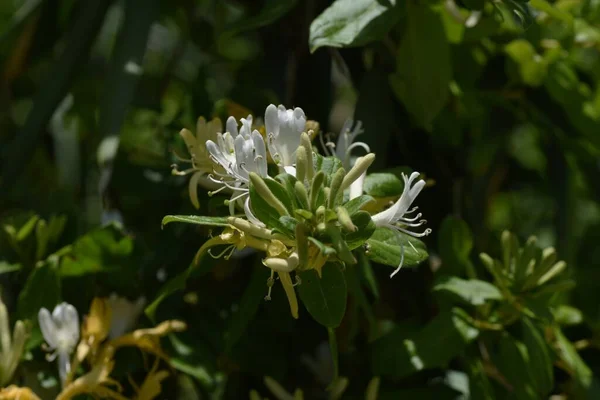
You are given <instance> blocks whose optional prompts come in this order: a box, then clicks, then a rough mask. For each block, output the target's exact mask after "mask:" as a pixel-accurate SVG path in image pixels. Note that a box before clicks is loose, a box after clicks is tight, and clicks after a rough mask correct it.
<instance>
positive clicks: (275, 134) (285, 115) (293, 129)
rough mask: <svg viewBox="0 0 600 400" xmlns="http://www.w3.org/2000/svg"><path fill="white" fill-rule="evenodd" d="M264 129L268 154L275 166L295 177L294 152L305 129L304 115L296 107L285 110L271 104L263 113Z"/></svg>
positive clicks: (282, 107) (280, 106)
mask: <svg viewBox="0 0 600 400" xmlns="http://www.w3.org/2000/svg"><path fill="white" fill-rule="evenodd" d="M265 129H266V132H267V144H268V146H269V153H271V157H273V160H274V161H275V163H276V164H277V165H279V166H280V167H281V168H283V169H284V170H285V171H286V172H288V173H290V174H293V175H295V173H296V170H295V168H294V164H295V162H296V150H297V149H298V147H299V146H300V135H301V134H302V132H304V130H305V129H306V115H304V111H303V110H302V109H301V108H299V107H296V108H294V109H293V110H286V108H285V107H284V106H282V105H281V104H280V105H279V106H278V107H275V105H273V104H271V105H269V106H268V107H267V109H266V111H265Z"/></svg>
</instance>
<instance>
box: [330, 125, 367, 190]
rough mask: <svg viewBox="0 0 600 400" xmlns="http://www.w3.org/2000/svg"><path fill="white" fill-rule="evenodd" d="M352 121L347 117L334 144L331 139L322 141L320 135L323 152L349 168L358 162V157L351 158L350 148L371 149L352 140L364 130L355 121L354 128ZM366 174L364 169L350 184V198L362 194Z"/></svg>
mask: <svg viewBox="0 0 600 400" xmlns="http://www.w3.org/2000/svg"><path fill="white" fill-rule="evenodd" d="M352 125H354V121H353V120H351V119H347V120H346V122H344V126H343V127H342V130H341V131H340V134H339V136H338V139H337V143H336V144H334V143H333V142H332V141H330V140H328V141H327V142H326V143H324V142H323V135H320V136H319V137H320V139H321V145H322V146H323V148H324V149H325V153H326V154H327V155H328V156H333V157H336V158H338V159H339V160H341V161H342V166H343V167H344V168H345V169H346V170H349V169H350V168H352V167H353V166H354V164H356V162H358V159H359V158H360V157H359V158H354V159H353V158H352V157H351V156H352V150H354V149H355V148H357V147H360V148H362V149H364V150H365V151H366V152H367V153H370V152H371V149H370V148H369V146H368V145H367V144H366V143H363V142H355V141H354V140H355V139H356V137H357V136H358V135H360V134H361V133H363V132H364V130H363V129H362V122H360V121H356V124H355V125H354V128H352ZM366 176H367V172H366V171H365V172H364V173H363V174H362V175H361V176H360V177H359V178H358V179H357V180H356V181H355V182H353V183H352V185H351V186H350V200H352V199H354V198H356V197H358V196H360V195H362V194H363V184H364V181H365V177H366Z"/></svg>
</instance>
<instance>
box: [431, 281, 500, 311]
mask: <svg viewBox="0 0 600 400" xmlns="http://www.w3.org/2000/svg"><path fill="white" fill-rule="evenodd" d="M433 290H434V291H437V292H446V293H451V294H453V295H455V296H457V297H458V298H460V299H461V300H463V301H465V302H467V303H469V304H472V305H474V306H480V305H483V304H485V302H486V301H488V300H502V298H503V296H502V293H501V292H500V290H499V289H498V288H497V287H496V286H494V285H492V284H491V283H488V282H485V281H480V280H478V279H469V280H466V279H461V278H458V277H456V276H451V277H448V278H443V279H442V280H441V281H440V282H438V283H437V284H436V285H435V286H434V287H433Z"/></svg>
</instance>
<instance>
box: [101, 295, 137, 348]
mask: <svg viewBox="0 0 600 400" xmlns="http://www.w3.org/2000/svg"><path fill="white" fill-rule="evenodd" d="M108 304H109V305H110V309H111V320H110V331H109V332H108V337H109V338H110V339H114V338H117V337H119V336H122V335H123V334H125V333H127V332H129V331H130V330H131V329H132V328H133V327H134V326H135V323H136V322H137V319H138V317H139V316H140V314H141V312H142V310H143V308H144V306H145V305H146V299H145V298H144V297H140V298H138V299H137V300H136V301H135V302H133V301H129V300H127V299H126V298H124V297H120V296H117V295H116V294H115V293H112V294H111V295H110V297H109V298H108Z"/></svg>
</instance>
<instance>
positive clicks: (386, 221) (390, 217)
mask: <svg viewBox="0 0 600 400" xmlns="http://www.w3.org/2000/svg"><path fill="white" fill-rule="evenodd" d="M418 177H419V173H418V172H413V173H412V174H410V177H407V176H406V175H405V174H402V179H404V189H403V190H402V195H401V196H400V198H399V199H398V201H396V203H394V205H393V206H391V207H390V208H388V209H387V210H384V211H382V212H380V213H378V214H375V215H373V216H372V217H371V219H372V220H373V222H375V225H376V226H381V227H386V228H390V229H393V230H395V231H397V232H403V233H406V234H407V235H410V236H413V237H423V236H427V235H429V234H430V233H431V229H429V228H427V229H425V231H423V232H421V233H417V232H412V231H411V230H410V228H416V227H419V226H421V225H423V224H425V223H426V222H427V221H426V220H424V219H422V220H419V218H421V213H419V214H417V215H415V216H412V217H409V215H410V214H412V213H414V212H415V211H416V210H417V209H418V207H414V208H413V209H411V210H409V208H410V206H411V205H412V203H413V201H415V199H416V198H417V196H418V195H419V193H420V192H421V190H423V187H424V186H425V181H424V180H422V179H420V180H418V181H417V182H416V183H415V184H414V185H413V182H414V181H415V179H417V178H418ZM409 244H410V242H409ZM401 249H402V256H401V259H400V265H398V268H396V270H395V271H394V272H392V274H391V275H390V277H393V276H394V275H395V274H396V273H398V271H399V270H400V268H401V267H402V263H403V262H404V246H401Z"/></svg>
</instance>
